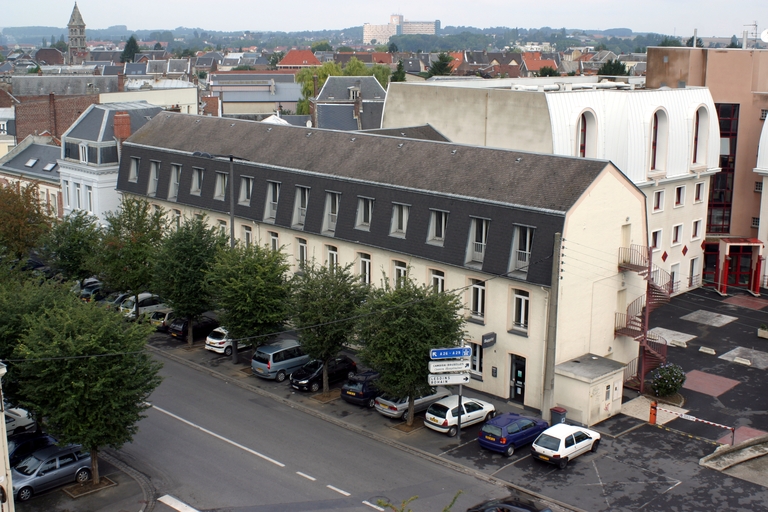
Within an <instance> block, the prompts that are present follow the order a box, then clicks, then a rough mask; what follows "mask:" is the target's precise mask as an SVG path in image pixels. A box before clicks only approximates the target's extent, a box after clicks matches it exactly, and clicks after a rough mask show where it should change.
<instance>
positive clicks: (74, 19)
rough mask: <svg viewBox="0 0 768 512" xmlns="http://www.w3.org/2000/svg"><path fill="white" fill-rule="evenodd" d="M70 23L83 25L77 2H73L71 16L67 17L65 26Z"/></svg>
mask: <svg viewBox="0 0 768 512" xmlns="http://www.w3.org/2000/svg"><path fill="white" fill-rule="evenodd" d="M70 25H74V26H78V25H85V22H84V21H83V16H82V15H81V14H80V9H78V8H77V2H75V8H74V9H72V16H70V17H69V23H67V26H70Z"/></svg>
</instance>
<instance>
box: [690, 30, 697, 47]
mask: <svg viewBox="0 0 768 512" xmlns="http://www.w3.org/2000/svg"><path fill="white" fill-rule="evenodd" d="M698 32H699V29H697V28H695V29H693V44H692V45H691V46H693V47H694V48H696V34H698Z"/></svg>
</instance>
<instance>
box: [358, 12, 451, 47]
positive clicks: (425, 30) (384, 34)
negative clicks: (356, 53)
mask: <svg viewBox="0 0 768 512" xmlns="http://www.w3.org/2000/svg"><path fill="white" fill-rule="evenodd" d="M439 31H440V20H435V21H407V20H405V18H404V17H403V15H402V14H393V15H391V16H390V17H389V23H388V24H387V25H371V24H370V23H364V24H363V43H364V44H374V43H375V44H387V43H388V42H389V38H390V37H392V36H399V35H412V34H428V35H434V34H437V33H438V32H439Z"/></svg>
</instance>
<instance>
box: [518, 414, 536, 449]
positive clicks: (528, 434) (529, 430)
mask: <svg viewBox="0 0 768 512" xmlns="http://www.w3.org/2000/svg"><path fill="white" fill-rule="evenodd" d="M518 425H519V426H520V434H519V435H520V444H526V443H532V442H533V440H534V438H535V437H536V436H537V435H538V433H539V432H538V431H537V430H536V429H535V428H534V427H535V426H536V423H534V422H533V421H531V420H520V421H519V422H518Z"/></svg>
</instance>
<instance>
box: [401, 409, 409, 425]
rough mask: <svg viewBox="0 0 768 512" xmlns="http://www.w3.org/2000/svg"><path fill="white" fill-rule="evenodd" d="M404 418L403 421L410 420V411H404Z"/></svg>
mask: <svg viewBox="0 0 768 512" xmlns="http://www.w3.org/2000/svg"><path fill="white" fill-rule="evenodd" d="M402 418H403V421H405V422H406V423H407V422H408V411H405V412H404V413H403V416H402Z"/></svg>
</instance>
